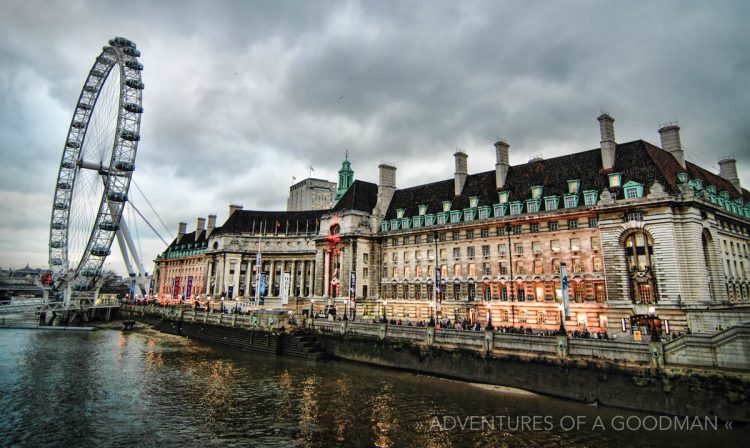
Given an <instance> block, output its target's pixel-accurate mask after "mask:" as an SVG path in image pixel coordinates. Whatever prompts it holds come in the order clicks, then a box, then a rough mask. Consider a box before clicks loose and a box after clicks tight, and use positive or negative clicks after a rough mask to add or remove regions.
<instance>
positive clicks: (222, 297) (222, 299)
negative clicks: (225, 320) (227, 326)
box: [221, 296, 224, 314]
mask: <svg viewBox="0 0 750 448" xmlns="http://www.w3.org/2000/svg"><path fill="white" fill-rule="evenodd" d="M221 314H224V296H221Z"/></svg>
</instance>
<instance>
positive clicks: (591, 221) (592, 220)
mask: <svg viewBox="0 0 750 448" xmlns="http://www.w3.org/2000/svg"><path fill="white" fill-rule="evenodd" d="M597 224H599V220H598V219H597V218H589V227H591V228H592V229H593V228H594V227H596V226H597Z"/></svg>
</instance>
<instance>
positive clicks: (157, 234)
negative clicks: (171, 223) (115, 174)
mask: <svg viewBox="0 0 750 448" xmlns="http://www.w3.org/2000/svg"><path fill="white" fill-rule="evenodd" d="M128 204H130V206H131V207H133V210H135V212H136V213H138V216H140V217H141V219H143V220H144V221H145V222H146V224H148V226H149V227H150V228H151V230H153V231H154V233H155V234H156V236H158V237H159V239H160V240H161V241H162V243H164V244H166V245H167V246H169V243H167V242H166V241H164V238H162V237H161V235H159V232H158V231H157V230H156V229H155V228H154V226H152V225H151V223H150V222H148V219H146V217H145V216H143V213H141V211H140V210H138V207H136V206H135V205H133V202H132V201H131V200H130V199H128Z"/></svg>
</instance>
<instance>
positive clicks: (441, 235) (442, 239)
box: [438, 232, 447, 243]
mask: <svg viewBox="0 0 750 448" xmlns="http://www.w3.org/2000/svg"><path fill="white" fill-rule="evenodd" d="M446 234H447V232H440V233H439V234H438V241H440V242H441V243H444V242H445V239H446Z"/></svg>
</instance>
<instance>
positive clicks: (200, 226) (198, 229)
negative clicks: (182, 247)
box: [195, 218, 206, 234]
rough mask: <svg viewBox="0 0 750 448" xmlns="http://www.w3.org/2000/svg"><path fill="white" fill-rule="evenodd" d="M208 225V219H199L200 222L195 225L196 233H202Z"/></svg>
mask: <svg viewBox="0 0 750 448" xmlns="http://www.w3.org/2000/svg"><path fill="white" fill-rule="evenodd" d="M205 225H206V218H198V222H196V223H195V233H196V234H197V233H201V232H202V231H203V230H205V229H204V227H205Z"/></svg>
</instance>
